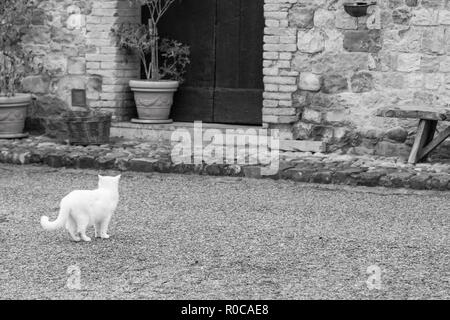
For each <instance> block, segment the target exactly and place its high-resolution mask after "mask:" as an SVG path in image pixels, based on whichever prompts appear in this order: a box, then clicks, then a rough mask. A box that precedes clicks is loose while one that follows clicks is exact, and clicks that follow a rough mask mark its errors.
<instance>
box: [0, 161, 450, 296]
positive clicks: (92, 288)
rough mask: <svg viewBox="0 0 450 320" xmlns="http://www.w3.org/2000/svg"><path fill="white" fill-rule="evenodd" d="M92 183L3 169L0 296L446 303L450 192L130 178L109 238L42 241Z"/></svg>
mask: <svg viewBox="0 0 450 320" xmlns="http://www.w3.org/2000/svg"><path fill="white" fill-rule="evenodd" d="M110 173H111V174H115V172H110ZM96 174H97V172H94V171H86V170H85V171H80V170H68V169H49V168H47V167H34V166H23V167H19V166H11V165H0V244H1V246H0V262H1V265H0V298H3V299H18V298H21V299H23V298H26V299H29V298H31V299H63V298H64V299H111V298H116V299H419V298H421V299H431V298H439V299H448V298H449V297H450V284H449V270H450V268H449V267H450V263H449V241H448V238H447V236H448V234H449V225H450V224H449V222H450V221H449V210H450V209H449V208H450V194H449V193H448V192H417V191H416V192H413V191H405V190H395V191H394V190H388V189H382V188H380V189H378V188H370V189H365V188H350V187H343V186H337V187H334V186H326V187H324V186H317V185H311V184H300V183H294V182H290V181H271V180H250V179H249V180H246V179H240V178H223V177H222V178H215V177H205V176H195V175H192V176H182V175H163V174H146V175H144V174H138V173H124V174H123V178H122V181H121V202H120V204H119V207H118V210H117V212H116V216H115V218H114V219H113V221H112V223H111V229H110V235H111V236H112V237H111V239H109V240H95V241H94V242H92V243H73V242H71V241H70V240H69V236H68V235H67V234H66V232H65V231H63V230H60V231H56V232H53V233H52V232H44V231H43V230H42V229H41V227H40V225H39V218H40V216H41V215H43V214H47V215H50V216H51V217H52V218H54V217H55V216H56V215H57V208H58V204H59V200H60V199H61V198H62V197H63V196H64V195H66V194H67V193H68V192H70V191H71V190H73V189H93V188H95V186H96V183H97V176H96ZM90 233H91V234H92V233H93V230H90ZM372 265H376V266H378V267H379V268H380V269H381V272H382V273H381V289H372V290H369V288H368V286H367V284H366V280H367V279H368V277H369V274H367V268H368V267H369V266H372ZM69 266H77V267H79V268H80V271H81V290H71V289H69V288H68V287H67V285H66V284H67V281H68V280H67V279H68V277H69V275H68V273H67V270H68V267H69Z"/></svg>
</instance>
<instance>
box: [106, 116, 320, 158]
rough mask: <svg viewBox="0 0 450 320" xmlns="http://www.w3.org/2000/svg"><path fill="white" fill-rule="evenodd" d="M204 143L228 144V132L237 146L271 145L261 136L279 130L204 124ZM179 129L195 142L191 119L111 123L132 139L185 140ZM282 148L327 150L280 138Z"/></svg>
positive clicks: (118, 133) (113, 131)
mask: <svg viewBox="0 0 450 320" xmlns="http://www.w3.org/2000/svg"><path fill="white" fill-rule="evenodd" d="M201 128H202V139H203V140H202V142H203V146H207V145H211V146H223V145H224V144H225V143H226V139H227V138H226V134H227V133H228V134H229V135H231V134H232V135H233V137H231V138H230V137H229V138H228V139H231V141H233V142H231V143H233V145H234V146H246V147H258V146H259V145H264V146H267V145H270V142H268V140H269V139H260V134H261V135H266V134H274V135H275V136H276V137H277V135H276V133H275V131H272V130H270V129H263V128H262V127H258V126H241V125H226V124H215V123H212V124H211V123H202V125H201ZM175 131H179V132H180V133H181V132H184V133H188V134H189V135H190V138H191V141H193V140H194V124H193V123H187V122H175V123H172V124H152V125H148V124H137V123H131V122H116V123H113V124H112V126H111V136H112V137H118V138H124V139H128V140H144V141H182V136H181V134H180V135H177V136H175V135H174V132H175ZM207 132H208V133H209V134H210V136H208V139H205V138H206V137H205V133H207ZM217 133H222V134H223V135H224V137H223V138H222V139H219V138H217V137H215V136H214V135H215V134H217ZM195 138H196V139H198V138H197V137H195ZM279 149H280V150H281V151H289V152H314V153H315V152H325V151H326V144H325V143H324V142H322V141H309V140H303V141H297V140H283V139H280V143H279Z"/></svg>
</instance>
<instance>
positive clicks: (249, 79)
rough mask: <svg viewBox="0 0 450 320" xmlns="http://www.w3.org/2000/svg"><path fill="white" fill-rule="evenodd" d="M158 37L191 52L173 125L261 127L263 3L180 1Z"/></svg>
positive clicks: (246, 0)
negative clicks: (197, 122)
mask: <svg viewBox="0 0 450 320" xmlns="http://www.w3.org/2000/svg"><path fill="white" fill-rule="evenodd" d="M147 17H148V12H145V10H144V11H143V15H142V18H143V22H145V21H147ZM159 34H160V36H161V37H167V38H171V39H175V40H178V41H180V42H182V43H183V44H187V45H189V46H190V50H191V56H190V59H191V64H190V65H189V67H188V69H187V72H186V75H185V78H186V81H185V82H184V83H183V85H182V86H181V87H180V89H179V91H178V92H177V93H176V94H175V101H174V106H173V108H172V115H171V117H172V119H174V120H175V121H181V122H192V121H203V122H210V123H224V124H242V125H261V123H262V100H263V97H262V95H263V91H264V89H263V88H264V85H263V74H262V71H263V62H262V59H263V57H262V55H263V37H264V0H250V1H249V0H182V1H176V2H175V3H174V4H173V5H172V7H171V8H170V9H169V11H168V12H167V13H166V15H165V16H164V17H163V18H162V20H161V21H160V24H159Z"/></svg>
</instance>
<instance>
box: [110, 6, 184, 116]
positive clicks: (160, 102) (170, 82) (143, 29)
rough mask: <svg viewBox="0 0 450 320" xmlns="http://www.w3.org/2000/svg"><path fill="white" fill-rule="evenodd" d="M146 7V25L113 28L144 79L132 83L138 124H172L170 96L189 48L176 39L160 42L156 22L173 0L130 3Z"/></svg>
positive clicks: (180, 77)
mask: <svg viewBox="0 0 450 320" xmlns="http://www.w3.org/2000/svg"><path fill="white" fill-rule="evenodd" d="M131 2H134V3H135V4H137V5H145V6H147V8H148V10H149V12H150V18H149V19H148V24H147V25H140V24H122V25H120V26H119V27H117V28H113V30H112V31H113V33H114V34H116V35H117V37H118V41H119V46H120V47H122V48H125V49H127V50H133V51H135V52H136V53H137V55H138V56H139V58H140V60H141V62H142V65H143V68H144V71H145V77H146V79H145V80H131V81H130V82H129V84H130V88H131V90H132V91H133V92H134V98H135V102H136V108H137V112H138V117H139V119H133V120H132V121H133V122H137V123H171V122H172V120H170V119H169V116H170V110H171V107H172V104H173V95H174V93H175V92H176V91H177V90H178V87H179V85H180V83H181V82H183V75H184V73H185V71H186V66H187V65H188V64H189V63H190V61H189V53H190V52H189V47H188V46H186V45H183V44H182V43H180V42H178V41H176V40H169V39H161V38H160V37H159V35H158V28H157V26H158V22H159V21H160V20H161V18H162V17H163V15H164V14H165V13H166V12H167V10H168V9H169V7H170V6H171V5H172V4H173V3H174V2H175V0H131Z"/></svg>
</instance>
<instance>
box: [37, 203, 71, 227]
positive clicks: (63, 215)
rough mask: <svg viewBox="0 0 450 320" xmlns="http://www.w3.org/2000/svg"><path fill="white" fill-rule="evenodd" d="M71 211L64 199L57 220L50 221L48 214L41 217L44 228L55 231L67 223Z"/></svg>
mask: <svg viewBox="0 0 450 320" xmlns="http://www.w3.org/2000/svg"><path fill="white" fill-rule="evenodd" d="M69 213H70V208H69V206H67V205H65V203H64V201H62V202H61V208H60V209H59V215H58V218H56V220H55V221H49V218H48V217H47V216H42V217H41V226H42V228H44V229H45V230H48V231H53V230H57V229H59V228H62V227H63V226H64V225H65V223H66V220H67V218H68V217H69Z"/></svg>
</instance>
